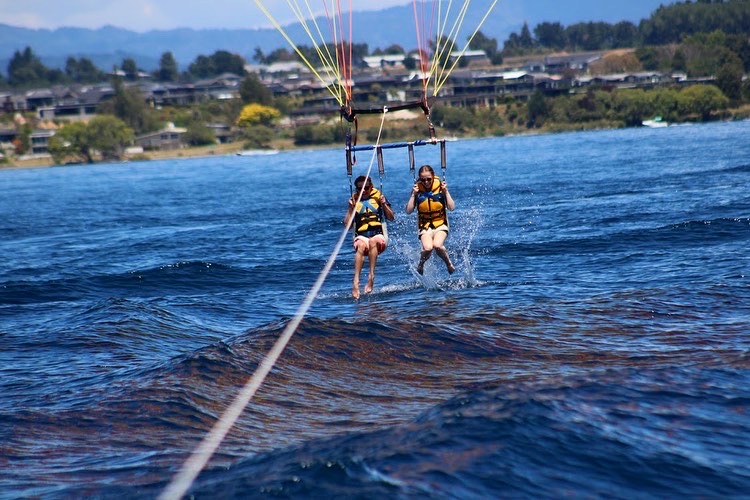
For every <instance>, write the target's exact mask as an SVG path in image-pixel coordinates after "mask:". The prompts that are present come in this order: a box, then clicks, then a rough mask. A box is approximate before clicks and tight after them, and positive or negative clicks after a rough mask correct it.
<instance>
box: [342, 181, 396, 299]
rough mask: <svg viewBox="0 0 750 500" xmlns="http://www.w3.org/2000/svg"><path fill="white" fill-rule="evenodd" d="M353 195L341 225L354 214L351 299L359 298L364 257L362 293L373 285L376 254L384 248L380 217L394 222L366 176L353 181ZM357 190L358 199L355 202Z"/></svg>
mask: <svg viewBox="0 0 750 500" xmlns="http://www.w3.org/2000/svg"><path fill="white" fill-rule="evenodd" d="M354 187H355V188H356V192H355V193H354V194H352V197H351V198H349V209H348V210H347V212H346V217H345V218H344V224H346V223H347V222H349V221H350V218H351V216H352V212H354V219H353V222H354V224H353V225H354V252H355V254H354V281H353V282H352V296H353V297H354V298H355V299H358V298H359V275H360V272H361V271H362V267H363V266H364V263H365V256H367V257H368V258H369V259H370V274H369V275H368V276H367V284H366V285H365V293H370V292H372V287H373V285H374V283H375V264H376V263H377V261H378V255H380V254H381V253H383V252H384V251H385V249H386V247H387V246H388V241H387V240H386V237H385V234H384V233H383V216H385V217H386V219H388V220H395V219H396V215H395V214H394V213H393V209H391V204H390V203H388V200H386V198H385V196H384V195H383V193H381V192H380V191H378V190H377V189H375V188H374V187H373V186H372V180H371V179H370V178H369V177H365V176H364V175H360V176H359V177H357V179H356V180H355V181H354ZM360 191H361V192H362V198H361V199H360V200H359V201H357V198H358V197H359V193H360Z"/></svg>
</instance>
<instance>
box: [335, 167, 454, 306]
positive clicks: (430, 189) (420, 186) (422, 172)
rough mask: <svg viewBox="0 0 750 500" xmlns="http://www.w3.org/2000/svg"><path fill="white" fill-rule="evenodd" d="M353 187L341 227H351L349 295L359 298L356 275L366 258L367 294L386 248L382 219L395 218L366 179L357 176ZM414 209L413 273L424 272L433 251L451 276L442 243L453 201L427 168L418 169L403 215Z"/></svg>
mask: <svg viewBox="0 0 750 500" xmlns="http://www.w3.org/2000/svg"><path fill="white" fill-rule="evenodd" d="M354 185H355V188H356V193H354V194H352V196H351V198H350V199H349V205H348V209H347V212H346V217H345V218H344V224H352V225H353V227H354V252H355V255H354V279H353V281H352V296H353V297H354V298H355V299H358V298H359V296H360V292H359V276H360V274H361V272H362V268H363V267H364V261H365V258H368V259H369V265H370V267H369V274H368V277H367V284H366V285H365V293H370V292H372V289H373V286H374V283H375V266H376V263H377V259H378V255H380V254H381V253H383V252H384V251H385V249H386V248H387V246H388V240H387V234H386V231H385V224H384V221H383V217H385V218H386V219H388V220H390V221H393V220H395V219H396V216H395V214H394V212H393V209H392V208H391V205H390V203H389V202H388V200H387V199H386V197H385V196H384V195H383V194H382V193H381V192H380V191H379V190H377V189H376V188H374V187H373V185H372V180H371V179H370V178H369V177H366V176H364V175H361V176H359V177H357V179H356V180H355V181H354ZM360 193H361V196H360ZM358 198H359V199H358ZM415 208H416V209H417V224H418V236H419V239H420V241H421V243H422V251H421V253H420V256H419V263H418V264H417V272H418V273H419V274H422V273H423V272H424V264H425V262H427V260H428V259H429V258H430V256H431V255H432V251H433V250H434V251H435V253H437V255H438V256H439V257H440V258H441V259H442V260H443V262H445V265H446V268H447V270H448V273H449V274H453V273H454V272H455V270H456V268H455V267H454V266H453V263H452V262H451V260H450V257H449V256H448V251H447V250H446V249H445V246H444V243H445V240H446V238H447V237H448V217H447V210H451V211H452V210H453V209H454V208H455V202H454V201H453V197H452V196H451V194H450V192H449V191H448V185H447V184H446V183H445V181H441V180H440V179H439V178H438V177H437V176H436V175H435V171H434V170H433V168H432V167H431V166H430V165H422V167H420V169H419V180H418V181H417V183H416V184H415V185H414V186H413V188H412V192H411V193H410V195H409V200H408V201H407V203H406V213H407V214H410V213H412V212H413V211H414V209H415Z"/></svg>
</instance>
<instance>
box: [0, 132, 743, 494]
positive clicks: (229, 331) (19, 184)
mask: <svg viewBox="0 0 750 500" xmlns="http://www.w3.org/2000/svg"><path fill="white" fill-rule="evenodd" d="M748 137H750V122H747V121H744V122H734V123H714V124H707V125H693V126H677V127H668V128H662V129H646V128H642V129H625V130H613V131H596V132H581V133H566V134H557V135H544V136H522V137H504V138H491V139H477V140H459V141H456V142H449V143H448V144H447V156H448V167H447V169H446V171H445V172H444V173H445V175H446V179H447V182H448V184H449V186H450V189H451V192H452V194H453V196H454V198H455V200H456V204H457V207H456V210H455V212H453V213H451V217H450V221H451V234H450V237H449V238H448V241H447V247H448V250H449V252H450V254H451V256H452V258H453V261H454V263H455V264H456V267H457V272H456V273H455V274H454V275H452V276H448V274H447V273H446V271H445V267H444V265H443V264H442V262H441V261H440V260H439V259H437V258H436V257H433V258H432V259H431V260H430V261H429V262H428V263H427V266H426V268H425V275H424V277H422V278H420V277H419V276H418V275H417V274H416V273H415V272H414V266H415V264H416V261H417V259H418V255H419V243H418V240H417V238H416V221H415V216H414V215H413V214H412V215H411V216H407V215H406V214H405V212H404V210H403V207H404V205H405V203H406V199H407V196H408V193H409V191H410V187H411V184H412V182H413V174H412V172H410V170H409V166H408V158H407V153H406V151H405V150H403V149H393V150H387V151H386V152H385V176H384V177H383V178H382V180H381V179H379V178H378V176H377V175H376V176H375V184H376V186H379V185H380V183H381V182H382V188H383V191H384V192H385V194H386V195H387V196H388V197H389V199H390V200H391V202H392V203H393V206H394V207H395V208H396V213H397V217H398V219H397V221H396V222H394V223H391V224H390V225H389V232H390V246H389V248H388V250H387V251H386V252H385V253H384V254H383V255H382V256H381V258H380V261H379V263H378V273H377V278H376V283H375V290H374V292H373V293H372V294H370V295H366V296H364V295H363V297H362V298H361V299H360V300H358V301H356V300H354V299H352V298H351V279H352V269H353V253H352V250H351V243H350V240H349V239H348V240H347V241H346V243H345V245H344V247H343V250H342V251H341V252H340V254H339V255H338V257H337V258H336V261H335V263H334V265H333V268H332V270H331V272H330V274H329V275H328V277H327V279H326V281H325V282H324V284H323V286H322V288H321V290H320V292H319V293H318V294H317V297H316V299H315V301H314V302H313V303H312V305H311V307H310V309H309V311H308V312H307V315H306V317H305V318H304V320H303V321H302V323H301V324H300V326H299V328H298V329H297V330H296V333H295V335H294V336H293V337H292V339H291V342H290V343H289V345H288V347H287V348H286V350H285V351H284V352H283V354H282V355H281V357H280V359H279V360H278V362H277V363H276V365H275V366H274V368H273V370H272V371H271V373H270V374H269V376H268V378H267V379H266V381H265V382H264V384H263V385H262V386H261V388H260V390H259V391H258V393H257V394H256V395H255V397H254V398H253V399H252V400H251V402H250V404H249V405H248V406H247V408H246V409H245V411H244V412H243V413H242V415H241V417H240V418H239V420H238V422H237V424H236V425H235V426H233V427H232V429H231V430H230V432H229V434H228V435H227V437H226V439H224V441H223V442H222V443H221V446H220V447H219V449H218V451H217V453H216V454H215V455H214V456H213V457H212V459H211V461H210V462H209V463H208V466H207V467H206V468H205V469H204V470H203V472H202V473H201V474H200V475H199V476H198V478H197V480H196V481H195V483H193V486H192V488H191V490H190V492H191V494H193V495H195V497H196V498H227V497H242V498H252V497H268V496H274V495H279V496H285V497H298V498H309V497H314V498H321V497H331V498H334V497H339V498H340V497H358V498H477V497H487V498H490V497H494V498H497V497H532V498H536V497H547V498H559V497H589V498H590V497H594V498H596V497H606V498H633V497H638V498H665V497H673V498H674V497H686V496H687V497H724V498H726V497H746V496H747V494H748V492H750V336H749V332H750V278H748V274H750V259H749V257H748V245H750V189H749V188H748V184H750V139H748ZM407 139H416V138H407ZM416 155H417V163H418V164H422V163H431V164H433V165H435V166H436V167H437V166H439V159H438V149H437V148H436V147H434V146H424V147H421V148H416ZM370 162H371V157H370V156H369V153H359V155H358V164H357V165H356V166H355V175H356V174H359V173H363V172H364V171H365V170H366V169H367V168H368V166H369V165H370ZM438 172H440V170H439V168H438ZM349 190H350V186H349V178H348V177H347V175H346V170H345V162H344V153H343V148H337V149H330V150H316V151H294V152H281V153H279V154H276V155H268V156H221V157H210V158H197V159H179V160H168V161H151V162H133V163H122V164H106V165H104V164H101V165H91V166H70V167H64V168H63V167H61V168H45V169H23V170H5V171H0V235H1V238H0V259H1V261H2V263H3V265H2V267H1V268H0V470H1V471H2V472H0V497H3V498H15V497H28V496H39V497H45V498H80V497H84V496H95V497H101V498H122V497H128V498H153V497H155V496H157V495H158V494H159V493H161V492H162V491H163V490H164V488H165V486H166V485H167V484H168V483H169V481H170V480H171V479H172V477H173V476H174V474H175V473H176V472H177V471H178V470H179V468H180V467H181V466H182V464H183V462H184V461H185V459H186V458H187V457H188V456H189V455H190V453H191V452H193V450H194V449H195V448H196V446H197V445H198V443H199V442H200V440H201V439H203V437H204V436H205V435H206V433H207V432H208V431H209V430H210V429H211V427H212V425H213V424H214V423H215V421H216V419H217V418H219V417H220V416H221V415H222V414H223V413H224V411H225V409H226V408H227V406H228V405H229V404H230V403H231V401H232V400H233V399H234V397H235V395H236V394H237V393H238V391H239V390H240V388H241V387H242V386H243V385H244V384H245V383H246V381H247V380H248V378H249V377H250V376H251V375H252V373H253V372H254V370H255V369H256V367H257V366H258V364H259V362H260V361H261V360H262V359H263V358H264V356H266V354H267V353H268V351H269V350H270V349H271V346H272V345H273V343H274V342H275V341H276V339H277V338H278V337H279V335H280V334H281V332H282V331H283V330H284V328H285V326H286V325H287V324H288V323H289V321H290V319H291V318H292V317H293V316H294V314H295V311H297V310H298V308H299V307H300V304H302V303H303V301H304V300H305V297H306V294H307V292H308V291H310V290H311V288H312V287H313V284H314V283H315V281H316V279H317V277H318V276H319V274H320V273H321V270H322V269H323V267H324V264H325V262H326V260H327V259H328V257H329V255H330V254H331V252H332V251H333V250H334V247H335V244H336V242H337V240H338V238H339V236H340V234H341V231H342V227H343V226H342V224H341V220H342V218H343V216H344V213H345V209H346V199H347V197H348V196H349V192H350V191H349ZM365 276H366V274H363V280H364V279H365Z"/></svg>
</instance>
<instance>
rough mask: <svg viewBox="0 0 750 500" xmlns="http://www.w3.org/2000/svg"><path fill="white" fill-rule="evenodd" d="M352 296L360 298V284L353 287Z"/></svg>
mask: <svg viewBox="0 0 750 500" xmlns="http://www.w3.org/2000/svg"><path fill="white" fill-rule="evenodd" d="M352 297H354V298H355V299H358V298H359V286H355V287H353V288H352Z"/></svg>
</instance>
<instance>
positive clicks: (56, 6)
mask: <svg viewBox="0 0 750 500" xmlns="http://www.w3.org/2000/svg"><path fill="white" fill-rule="evenodd" d="M258 1H260V3H262V4H263V5H264V6H265V7H266V8H267V9H268V10H269V11H270V12H271V14H272V15H273V16H274V17H275V18H276V19H277V20H278V21H279V22H280V23H281V24H282V25H283V24H286V23H288V22H291V21H295V20H296V18H295V17H294V14H293V13H292V12H293V11H292V10H291V8H290V6H289V3H292V4H293V5H294V4H296V5H300V6H301V8H302V9H303V10H304V12H307V10H306V9H307V7H306V4H309V5H310V6H311V8H312V9H314V10H315V11H316V12H315V13H316V14H320V13H324V7H325V6H328V7H329V9H330V8H331V5H335V2H336V0H306V1H305V0H296V1H295V0H258ZM338 2H339V3H340V5H341V9H342V10H348V5H349V4H350V2H351V4H352V6H353V10H354V11H360V10H379V9H383V8H386V7H392V6H394V5H407V4H410V3H411V0H338ZM304 17H307V18H309V17H310V16H304ZM0 23H2V24H9V25H11V26H18V27H23V28H32V29H41V28H46V29H55V28H61V27H76V28H92V29H96V28H101V27H103V26H106V25H111V26H116V27H118V28H125V29H128V30H131V31H136V32H139V33H143V32H145V31H150V30H169V29H174V28H194V29H204V28H225V29H252V28H266V27H270V24H269V23H268V20H267V19H266V17H265V15H264V14H263V13H262V11H261V10H260V8H259V7H258V6H257V5H256V0H0Z"/></svg>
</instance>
